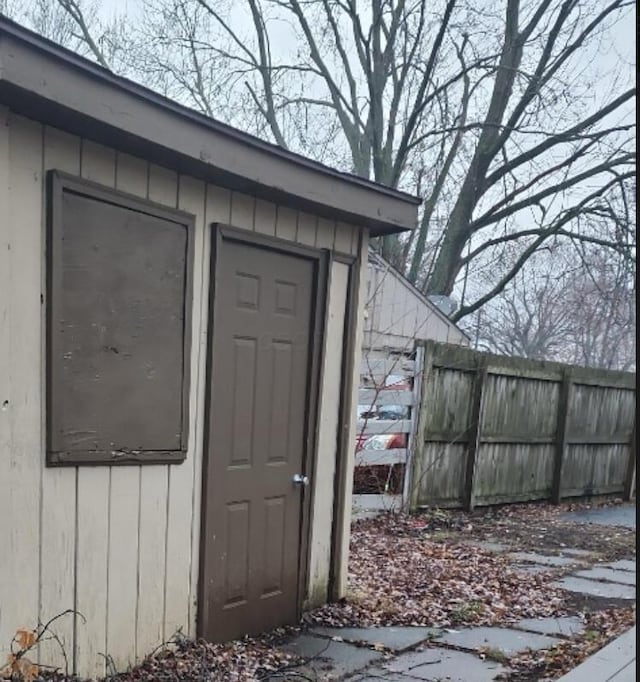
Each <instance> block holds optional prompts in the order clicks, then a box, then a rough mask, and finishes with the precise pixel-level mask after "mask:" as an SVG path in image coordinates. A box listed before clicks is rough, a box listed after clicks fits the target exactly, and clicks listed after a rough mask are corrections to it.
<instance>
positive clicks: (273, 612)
mask: <svg viewBox="0 0 640 682" xmlns="http://www.w3.org/2000/svg"><path fill="white" fill-rule="evenodd" d="M314 267H315V266H314V262H313V261H312V260H308V259H305V258H301V257H297V256H293V255H289V254H286V253H281V252H278V251H272V250H268V249H264V248H259V247H256V246H253V245H248V244H246V243H242V242H234V241H226V240H221V243H220V244H219V248H218V253H217V256H216V262H215V266H214V276H215V303H214V307H213V346H212V349H211V359H210V363H209V367H210V369H209V376H208V380H209V382H210V387H209V388H210V399H209V403H208V408H207V420H208V422H207V426H206V429H207V436H208V437H207V440H206V443H207V444H206V452H205V470H204V476H205V481H204V486H203V491H204V495H205V496H206V498H205V501H204V519H203V538H202V540H203V544H202V551H203V562H202V563H201V571H202V575H201V609H202V610H201V612H200V618H199V623H200V633H201V635H202V636H204V637H205V638H206V639H209V640H212V641H222V640H227V639H233V638H236V637H239V636H242V635H244V634H252V633H258V632H262V631H264V630H267V629H271V628H274V627H277V626H279V625H283V624H292V623H295V621H296V618H297V617H298V583H299V566H300V558H301V557H300V553H301V537H302V534H301V521H302V502H303V495H304V494H305V488H304V485H296V484H295V483H294V482H293V479H294V476H295V475H296V474H304V473H305V472H304V471H303V467H304V465H305V441H306V432H307V423H306V422H307V412H308V404H309V382H310V371H309V365H310V360H311V342H312V317H313V316H312V311H313V298H314V291H313V290H314Z"/></svg>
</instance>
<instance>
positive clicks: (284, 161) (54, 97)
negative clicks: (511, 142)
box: [0, 15, 420, 236]
mask: <svg viewBox="0 0 640 682" xmlns="http://www.w3.org/2000/svg"><path fill="white" fill-rule="evenodd" d="M0 104H5V105H8V106H9V107H10V108H11V109H12V110H15V111H17V112H18V113H21V114H23V115H25V116H27V117H30V118H33V119H35V120H38V121H41V122H43V123H48V124H50V125H53V126H56V127H58V128H61V129H63V130H67V131H69V132H73V133H75V134H79V135H82V136H84V137H87V138H89V139H93V140H95V141H97V142H101V143H103V144H106V145H109V146H111V147H114V148H116V149H122V150H123V151H126V152H128V153H131V154H137V155H139V156H143V157H145V158H148V159H149V160H151V161H154V162H156V163H159V164H161V165H165V166H170V167H172V168H175V169H176V170H178V171H179V172H183V173H188V174H190V175H194V176H195V177H199V178H201V179H204V180H207V181H209V182H213V183H215V184H217V185H220V186H222V187H227V188H229V189H233V190H237V191H241V192H246V193H250V194H255V195H256V196H259V197H261V198H265V199H267V200H269V201H274V202H277V203H283V204H286V205H290V206H294V207H296V208H299V209H300V210H306V211H309V212H312V213H316V214H319V215H324V216H327V217H331V218H336V219H339V220H345V221H347V222H352V223H356V224H359V225H363V226H367V227H369V228H370V229H371V234H372V235H373V236H378V235H384V234H392V233H394V232H401V231H404V230H411V229H413V228H414V227H415V225H416V222H417V211H418V206H419V205H420V199H418V198H417V197H414V196H412V195H410V194H406V193H404V192H401V191H399V190H395V189H391V188H389V187H384V186H382V185H379V184H376V183H374V182H371V181H369V180H365V179H362V178H358V177H356V176H353V175H350V174H348V173H341V172H340V171H337V170H335V169H333V168H329V167H328V166H325V165H323V164H321V163H318V162H316V161H312V160H311V159H308V158H306V157H304V156H301V155H299V154H295V153H293V152H290V151H288V150H285V149H282V148H281V147H278V146H276V145H274V144H270V143H268V142H265V141H264V140H261V139H259V138H257V137H254V136H253V135H249V134H247V133H244V132H241V131H239V130H236V129H235V128H232V127H231V126H228V125H226V124H224V123H220V122H219V121H216V120H214V119H212V118H209V117H207V116H204V115H203V114H200V113H198V112H196V111H194V110H192V109H189V108H188V107H185V106H183V105H181V104H178V103H177V102H174V101H172V100H170V99H168V98H166V97H163V96H162V95H159V94H158V93H156V92H153V91H152V90H150V89H148V88H145V87H143V86H141V85H139V84H137V83H134V82H133V81H130V80H128V79H126V78H122V77H120V76H116V75H115V74H113V73H112V72H110V71H109V70H107V69H104V68H103V67H101V66H99V65H98V64H95V63H93V62H91V61H90V60H88V59H85V58H84V57H81V56H80V55H77V54H76V53H74V52H72V51H71V50H67V49H66V48H63V47H61V46H59V45H57V44H56V43H53V42H52V41H50V40H47V39H46V38H43V37H42V36H40V35H38V34H36V33H34V32H32V31H30V30H28V29H26V28H24V27H22V26H20V25H19V24H16V23H15V22H13V21H10V20H9V19H7V18H5V17H2V16H1V15H0Z"/></svg>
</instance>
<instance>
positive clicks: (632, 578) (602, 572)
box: [573, 566, 636, 585]
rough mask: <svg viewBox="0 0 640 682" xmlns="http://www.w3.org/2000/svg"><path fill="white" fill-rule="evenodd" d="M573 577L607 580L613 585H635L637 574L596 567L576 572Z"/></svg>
mask: <svg viewBox="0 0 640 682" xmlns="http://www.w3.org/2000/svg"><path fill="white" fill-rule="evenodd" d="M573 575H576V576H578V578H588V579H589V580H607V581H608V582H611V583H621V584H622V585H635V584H636V574H635V573H631V572H630V571H617V570H615V569H614V568H605V567H600V566H594V567H593V568H589V569H588V570H585V571H576V572H575V573H573Z"/></svg>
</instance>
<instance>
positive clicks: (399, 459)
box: [356, 448, 407, 466]
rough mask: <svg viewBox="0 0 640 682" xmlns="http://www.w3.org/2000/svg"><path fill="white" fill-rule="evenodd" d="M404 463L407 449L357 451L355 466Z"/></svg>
mask: <svg viewBox="0 0 640 682" xmlns="http://www.w3.org/2000/svg"><path fill="white" fill-rule="evenodd" d="M406 461H407V448H389V449H388V450H358V452H356V466H374V465H379V464H404V463H405V462H406Z"/></svg>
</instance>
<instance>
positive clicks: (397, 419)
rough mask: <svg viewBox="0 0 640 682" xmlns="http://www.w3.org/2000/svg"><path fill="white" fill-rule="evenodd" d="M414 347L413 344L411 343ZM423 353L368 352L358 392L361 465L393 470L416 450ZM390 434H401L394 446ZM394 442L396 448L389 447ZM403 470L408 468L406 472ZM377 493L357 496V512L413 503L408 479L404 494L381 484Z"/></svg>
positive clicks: (357, 455)
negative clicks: (410, 499) (417, 370)
mask: <svg viewBox="0 0 640 682" xmlns="http://www.w3.org/2000/svg"><path fill="white" fill-rule="evenodd" d="M412 346H413V344H412ZM422 355H423V349H422V346H420V347H419V348H418V349H414V348H413V347H412V348H410V349H408V348H397V349H396V348H380V349H367V350H366V351H365V352H364V353H363V357H362V361H361V365H360V389H359V394H358V421H357V431H356V432H357V434H358V444H357V446H356V453H355V466H356V467H376V466H380V465H384V466H385V467H388V468H387V469H386V471H388V472H391V467H394V466H397V465H405V467H404V468H406V465H407V463H408V461H409V453H411V452H412V449H413V446H414V432H415V425H416V413H417V409H416V407H417V405H418V403H419V396H420V380H419V377H420V374H421V371H419V372H418V373H417V377H416V368H419V369H420V370H421V369H422ZM391 436H399V438H396V440H399V441H400V442H399V444H398V445H397V446H393V443H392V442H391V438H390V437H391ZM390 442H391V445H392V446H391V447H389V443H390ZM403 470H404V469H403ZM378 483H379V485H378V486H377V490H376V492H375V493H369V494H356V495H354V510H356V511H374V510H381V509H387V510H390V509H399V508H400V507H401V506H403V505H404V503H405V502H406V501H407V499H408V492H409V490H408V480H407V479H406V477H404V478H403V484H402V491H401V492H396V493H395V494H393V493H389V491H387V490H385V485H384V483H385V482H384V481H383V480H380V481H378Z"/></svg>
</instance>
